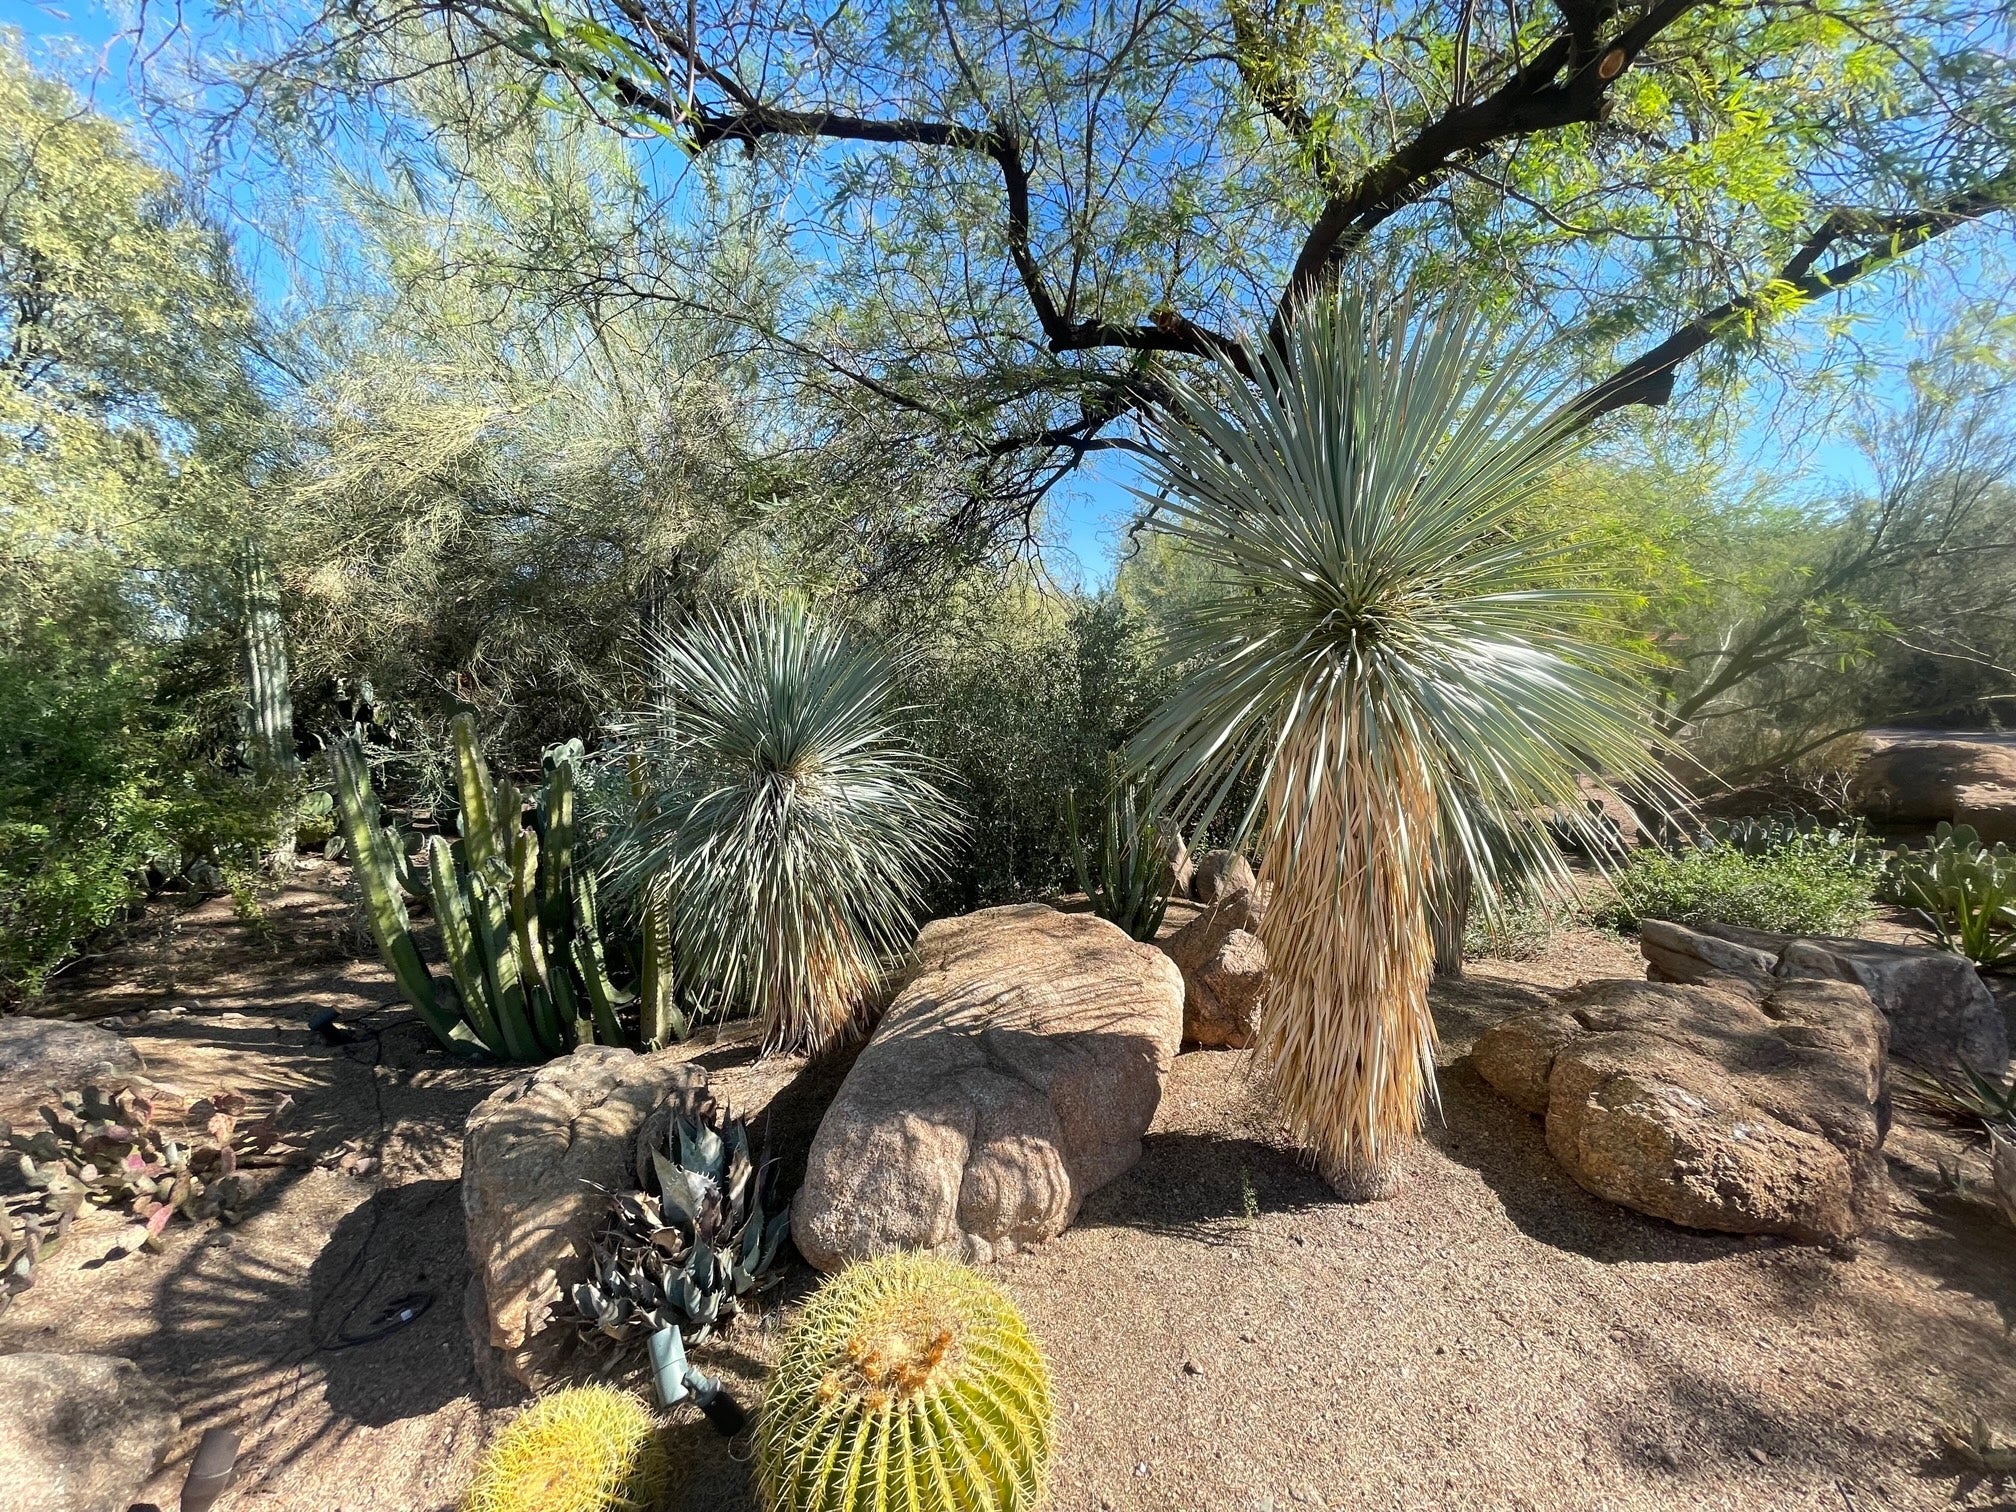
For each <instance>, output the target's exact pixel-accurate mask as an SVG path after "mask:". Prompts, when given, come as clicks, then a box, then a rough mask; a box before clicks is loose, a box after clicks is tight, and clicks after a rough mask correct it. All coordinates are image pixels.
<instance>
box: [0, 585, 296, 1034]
mask: <svg viewBox="0 0 2016 1512" xmlns="http://www.w3.org/2000/svg"><path fill="white" fill-rule="evenodd" d="M80 618H83V617H81V616H80ZM201 649H202V648H200V647H199V648H194V649H192V648H191V647H190V646H187V645H180V644H171V645H166V646H149V645H147V644H145V643H144V642H139V641H134V640H128V639H125V638H123V637H118V636H115V635H112V634H110V633H104V632H103V627H102V626H94V625H92V624H91V623H89V622H88V620H86V621H85V622H83V623H79V622H75V621H72V622H65V621H62V620H51V619H42V620H38V621H35V622H31V623H27V624H17V625H16V626H15V627H14V628H13V634H12V635H11V636H9V638H8V644H6V645H5V646H4V647H0V997H5V996H14V995H18V994H23V993H29V994H32V993H35V992H39V991H40V990H41V988H42V985H43V983H44V982H45V981H46V980H47V978H48V976H49V974H50V972H52V971H54V970H55V969H56V968H57V967H58V966H60V965H61V964H62V963H63V962H64V961H65V960H66V959H68V958H69V956H70V955H71V954H72V952H73V951H74V950H75V949H76V948H77V945H78V943H79V942H80V941H82V940H84V939H86V938H87V937H89V936H90V935H91V934H92V933H93V932H94V931H96V930H98V929H101V928H103V927H104V926H105V925H107V924H110V923H111V922H113V921H114V920H116V919H118V918H119V917H120V916H121V915H122V914H123V913H124V912H125V911H126V910H127V909H128V908H129V907H130V906H131V905H132V904H133V903H134V902H136V901H137V900H138V899H140V898H141V897H143V896H144V895H145V894H146V892H147V891H148V889H149V887H150V886H153V885H158V884H160V883H162V882H165V881H168V880H172V879H174V878H178V877H181V876H183V875H184V874H185V873H187V872H189V871H190V870H191V869H192V868H196V867H197V864H198V863H204V869H205V874H206V875H208V874H209V873H208V871H207V868H215V871H216V874H217V875H218V876H222V877H230V876H234V875H243V874H244V873H246V872H247V871H249V870H250V869H251V868H252V867H254V866H256V865H257V863H258V860H259V857H260V856H261V854H262V853H263V852H265V851H266V850H268V849H270V848H271V847H272V845H273V844H274V842H275V840H276V838H277V835H278V815H279V812H280V810H281V808H282V807H283V805H284V804H285V803H286V802H287V801H288V800H289V798H290V797H291V794H289V793H283V792H280V791H278V790H277V789H273V790H266V791H262V790H260V789H257V788H254V787H252V786H251V785H249V784H248V783H247V782H246V781H245V780H244V779H243V777H242V776H241V775H240V774H237V773H235V772H233V771H232V770H230V762H231V759H232V753H231V752H230V751H229V750H228V749H222V750H220V749H219V748H218V735H217V732H216V730H215V728H214V722H213V721H212V719H211V717H210V716H211V714H212V712H213V709H214V705H215V704H216V702H217V698H216V697H215V693H216V686H217V678H216V675H215V674H216V669H215V668H214V667H213V666H211V665H210V664H209V663H210V658H208V657H207V656H205V655H201V654H198V652H200V651H201ZM225 678H226V681H225V684H224V686H226V687H227V688H228V686H229V683H228V672H227V673H226V674H225Z"/></svg>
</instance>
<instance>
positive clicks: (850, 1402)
mask: <svg viewBox="0 0 2016 1512" xmlns="http://www.w3.org/2000/svg"><path fill="white" fill-rule="evenodd" d="M1052 1430H1053V1417H1052V1410H1051V1400H1050V1372H1049V1368H1048V1366H1046V1365H1045V1364H1044V1361H1043V1355H1042V1352H1041V1351H1040V1350H1039V1349H1038V1348H1037V1347H1036V1342H1035V1340H1033V1339H1032V1338H1030V1336H1029V1330H1028V1329H1027V1328H1026V1327H1025V1326H1024V1325H1023V1322H1022V1317H1021V1314H1019V1313H1018V1312H1016V1310H1015V1305H1014V1304H1013V1303H1012V1302H1010V1301H1009V1300H1008V1298H1007V1297H1006V1296H1005V1295H1003V1294H1002V1292H1001V1289H1000V1288H999V1287H997V1286H995V1285H994V1284H993V1283H992V1282H991V1281H988V1280H986V1279H985V1278H983V1277H982V1276H980V1275H979V1274H978V1273H977V1272H975V1271H973V1270H971V1269H970V1268H968V1267H967V1266H964V1265H961V1264H959V1263H958V1262H957V1261H954V1260H948V1259H946V1258H944V1257H943V1256H939V1255H925V1254H893V1255H884V1256H881V1257H879V1258H877V1259H874V1260H869V1261H865V1262H863V1263H862V1264H859V1265H855V1266H852V1267H850V1268H849V1269H847V1270H846V1271H843V1272H842V1273H841V1274H840V1275H838V1276H835V1277H834V1278H833V1279H832V1280H830V1281H828V1282H827V1283H826V1284H825V1285H824V1286H823V1287H821V1288H820V1290H819V1292H818V1293H817V1295H815V1296H814V1297H813V1298H812V1300H811V1302H810V1303H808V1304H807V1305H806V1308H805V1311H804V1313H803V1314H802V1315H801V1316H800V1317H799V1319H798V1322H797V1323H796V1324H795V1325H794V1326H793V1327H792V1329H791V1331H790V1333H789V1334H788V1335H787V1336H786V1337H785V1340H784V1347H783V1352H782V1356H781V1358H780V1359H779V1360H778V1362H777V1368H776V1370H775V1371H774V1372H773V1373H772V1375H771V1377H770V1384H769V1387H768V1388H767V1390H766V1391H765V1392H764V1395H763V1415H762V1419H761V1421H760V1423H759V1424H758V1426H757V1429H756V1472H757V1480H758V1483H759V1485H760V1486H761V1488H762V1493H763V1505H764V1507H765V1508H766V1509H768V1512H1029V1509H1032V1508H1034V1507H1036V1506H1037V1505H1039V1503H1040V1502H1041V1500H1042V1496H1043V1485H1044V1479H1045V1475H1046V1472H1047V1471H1048V1469H1049V1464H1050V1441H1051V1435H1052Z"/></svg>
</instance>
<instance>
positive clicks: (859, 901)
mask: <svg viewBox="0 0 2016 1512" xmlns="http://www.w3.org/2000/svg"><path fill="white" fill-rule="evenodd" d="M649 652H650V656H651V660H652V669H653V682H654V684H655V686H654V688H653V695H654V697H653V702H652V703H651V704H650V706H648V707H647V708H645V709H642V710H640V711H638V712H636V713H634V714H632V715H630V716H628V717H627V718H625V719H624V720H623V721H622V723H621V726H620V728H621V729H622V731H623V732H624V742H623V745H622V746H621V747H620V748H619V750H618V751H617V753H616V754H617V757H618V759H619V760H621V761H623V762H624V763H625V765H626V766H627V768H628V770H629V771H630V772H631V773H633V774H634V775H633V780H634V781H635V782H636V783H637V786H638V804H637V808H636V813H635V816H634V818H633V820H632V822H631V823H630V824H629V825H628V826H627V827H626V828H625V830H624V831H623V832H622V833H621V834H620V835H619V837H618V838H617V841H616V843H615V847H614V851H613V856H614V860H613V863H612V869H611V878H612V881H613V882H614V883H615V884H616V886H617V889H618V891H620V892H625V893H627V894H628V895H629V896H631V897H633V898H634V897H644V896H650V895H655V894H659V893H661V892H664V893H667V894H669V896H670V898H671V900H672V915H673V918H674V919H675V920H676V925H675V926H674V927H675V930H676V941H675V946H676V949H677V951H678V958H679V963H680V975H681V977H682V979H684V980H686V981H691V982H695V983H697V984H699V987H698V990H699V1000H698V1002H697V1004H696V1006H697V1007H698V1008H700V1009H701V1010H702V1011H705V1012H708V1013H719V1014H730V1013H740V1012H750V1013H754V1014H756V1015H758V1016H760V1017H761V1018H762V1020H763V1025H764V1040H765V1043H766V1044H767V1045H769V1046H771V1047H772V1048H781V1049H790V1050H800V1051H807V1052H810V1051H816V1050H818V1049H819V1048H820V1047H822V1046H823V1045H825V1044H826V1043H827V1042H828V1041H829V1040H831V1039H832V1038H833V1037H834V1036H835V1035H836V1034H839V1033H840V1032H842V1030H844V1029H845V1028H846V1026H847V1024H848V1022H849V1020H850V1019H852V1018H853V1016H854V1015H855V1014H856V1013H858V1012H859V1011H861V1010H862V1009H863V1008H864V1007H865V1006H866V1003H867V999H868V997H869V996H870V994H871V993H872V992H873V990H874V989H875V987H876V986H877V985H878V983H879V980H880V977H881V972H882V966H883V964H884V962H885V961H887V960H889V959H890V958H892V957H894V956H896V955H898V954H900V953H901V952H903V951H905V950H907V949H908V948H909V945H910V941H911V937H912V932H913V930H914V928H915V925H916V921H917V917H918V915H919V912H920V910H921V907H922V903H923V897H924V889H925V887H926V885H927V884H928V883H929V882H930V881H931V880H933V879H934V877H936V876H937V875H939V874H942V872H943V870H944V865H945V856H946V852H947V849H948V842H949V840H950V839H951V837H952V836H954V835H956V834H957V833H958V829H959V814H958V810H957V808H956V806H955V805H954V804H953V803H952V802H950V801H949V800H948V799H947V797H946V796H945V794H944V793H943V792H942V791H941V789H940V787H939V782H940V779H941V777H942V775H943V774H942V770H941V768H940V767H939V765H938V763H936V762H934V761H932V760H931V759H930V758H929V757H928V756H926V755H925V754H923V753H922V752H921V751H920V750H919V749H918V748H917V746H916V744H915V742H914V741H913V739H912V737H911V733H910V726H911V723H912V720H911V716H910V711H908V710H906V709H904V708H903V707H901V706H900V704H899V703H898V702H897V700H896V698H895V696H894V677H893V669H892V667H891V665H890V663H889V661H888V660H887V659H886V658H885V657H884V656H882V655H881V654H879V653H878V652H876V651H874V650H871V649H870V648H868V647H867V646H866V645H865V644H863V643H862V642H860V641H859V640H857V639H855V638H854V637H852V636H850V635H848V634H845V633H843V632H842V631H841V630H840V629H839V628H838V627H837V626H836V625H834V624H832V623H830V622H828V621H825V620H822V619H821V618H819V617H818V616H816V615H814V614H812V613H810V612H809V611H807V610H805V609H804V608H803V607H801V606H799V605H796V604H791V603H783V604H771V603H761V602H755V603H750V604H747V605H744V606H742V607H740V608H736V609H733V610H715V609H709V610H703V611H700V612H698V613H696V614H695V615H693V617H692V618H691V619H690V620H689V621H688V622H687V623H686V624H684V625H682V626H680V627H679V628H678V629H676V630H674V631H671V632H670V633H667V634H663V635H658V636H654V637H652V638H651V639H650V641H649Z"/></svg>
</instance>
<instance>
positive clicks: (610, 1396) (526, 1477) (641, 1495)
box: [462, 1386, 671, 1512]
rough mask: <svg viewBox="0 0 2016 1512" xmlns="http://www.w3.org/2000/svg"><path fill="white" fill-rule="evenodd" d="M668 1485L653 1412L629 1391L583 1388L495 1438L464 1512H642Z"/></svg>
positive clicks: (543, 1402) (549, 1399)
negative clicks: (640, 1510)
mask: <svg viewBox="0 0 2016 1512" xmlns="http://www.w3.org/2000/svg"><path fill="white" fill-rule="evenodd" d="M670 1480H671V1461H670V1459H669V1458H668V1457H667V1455H666V1453H665V1446H664V1444H663V1443H662V1442H661V1441H660V1439H659V1434H658V1423H657V1420H656V1419H655V1418H654V1417H653V1416H652V1414H651V1409H650V1408H649V1407H647V1406H645V1405H644V1403H643V1402H641V1401H639V1400H638V1399H637V1398H636V1397H634V1396H632V1395H630V1393H629V1392H627V1391H618V1390H616V1389H615V1388H614V1387H610V1386H577V1387H572V1388H570V1389H568V1390H566V1391H556V1392H554V1393H553V1394H552V1395H551V1396H543V1397H541V1398H539V1400H538V1401H536V1402H534V1403H533V1404H532V1405H531V1406H530V1407H528V1408H526V1409H525V1411H524V1413H522V1414H521V1415H520V1416H519V1418H518V1419H517V1421H515V1422H514V1423H512V1424H511V1426H510V1427H508V1428H506V1429H505V1430H504V1431H503V1432H502V1433H501V1434H499V1435H498V1436H497V1440H496V1442H495V1443H493V1444H492V1445H491V1446H490V1448H489V1449H488V1450H487V1451H486V1452H485V1453H484V1455H483V1459H482V1461H481V1463H479V1464H478V1465H477V1467H476V1478H475V1480H474V1481H472V1482H471V1483H470V1486H469V1491H468V1494H467V1495H465V1496H464V1497H463V1498H462V1512H638V1509H641V1508H648V1507H656V1506H657V1505H658V1504H659V1501H660V1499H661V1498H662V1497H663V1496H664V1494H665V1488H666V1486H667V1485H668V1484H669V1482H670Z"/></svg>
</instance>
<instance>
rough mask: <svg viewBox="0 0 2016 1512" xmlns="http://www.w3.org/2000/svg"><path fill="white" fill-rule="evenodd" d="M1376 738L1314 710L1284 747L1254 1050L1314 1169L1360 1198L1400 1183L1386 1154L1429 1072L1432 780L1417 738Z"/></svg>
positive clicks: (1422, 1104) (1404, 1135) (1429, 1084)
mask: <svg viewBox="0 0 2016 1512" xmlns="http://www.w3.org/2000/svg"><path fill="white" fill-rule="evenodd" d="M1326 725H1327V726H1328V728H1326ZM1340 725H1341V726H1343V729H1342V735H1341V739H1340V737H1339V733H1338V732H1339V726H1340ZM1377 738H1378V740H1379V742H1380V743H1379V744H1378V745H1377V746H1376V748H1375V746H1374V742H1373V739H1370V738H1368V731H1367V729H1366V727H1365V726H1364V725H1363V724H1362V723H1357V722H1351V723H1348V724H1347V723H1346V722H1345V721H1343V720H1339V721H1337V722H1335V723H1332V722H1329V721H1321V720H1311V721H1306V722H1305V723H1303V725H1302V726H1301V729H1300V731H1298V732H1297V734H1296V735H1295V736H1294V737H1291V742H1292V743H1291V744H1290V745H1289V746H1288V747H1286V748H1285V749H1283V750H1282V751H1281V753H1280V758H1281V759H1280V760H1279V761H1278V762H1277V763H1276V765H1275V768H1274V773H1273V776H1272V779H1271V781H1270V783H1269V785H1268V791H1267V794H1266V805H1267V812H1268V814H1269V815H1270V816H1271V823H1270V826H1269V830H1270V835H1271V843H1270V844H1269V846H1268V853H1267V869H1268V871H1269V873H1270V874H1271V875H1272V877H1273V881H1274V895H1273V898H1272V900H1271V901H1270V902H1269V904H1268V908H1267V914H1266V917H1265V919H1264V920H1263V921H1262V923H1261V925H1260V939H1261V941H1262V943H1263V944H1265V946H1266V947H1267V959H1268V962H1269V965H1270V968H1271V969H1270V973H1269V976H1270V981H1269V987H1268V992H1267V997H1266V999H1265V1001H1264V1003H1263V1005H1262V1009H1261V1018H1260V1025H1259V1032H1258V1036H1257V1044H1258V1047H1259V1050H1260V1054H1261V1057H1262V1059H1263V1060H1264V1062H1265V1063H1266V1065H1267V1068H1268V1071H1269V1074H1270V1076H1271V1078H1272V1080H1273V1083H1274V1086H1275V1089H1276V1092H1277V1095H1278V1097H1279V1100H1280V1106H1281V1110H1282V1113H1283V1115H1284V1116H1285V1117H1286V1119H1287V1121H1288V1124H1289V1127H1290V1128H1291V1129H1292V1130H1293V1131H1294V1133H1295V1134H1296V1136H1297V1137H1298V1138H1299V1139H1301V1141H1302V1142H1303V1143H1304V1145H1305V1146H1306V1147H1307V1148H1308V1149H1309V1151H1310V1152H1311V1154H1312V1155H1313V1156H1314V1157H1315V1159H1316V1162H1317V1166H1318V1168H1319V1169H1320V1170H1321V1171H1322V1173H1323V1176H1324V1178H1325V1179H1326V1180H1327V1181H1329V1182H1330V1183H1331V1185H1332V1186H1334V1187H1336V1189H1337V1190H1338V1192H1339V1193H1340V1194H1342V1195H1344V1196H1346V1197H1351V1198H1357V1199H1362V1200H1371V1199H1376V1198H1382V1197H1390V1196H1392V1195H1394V1193H1395V1191H1396V1190H1397V1183H1398V1174H1399V1173H1398V1170H1397V1167H1396V1165H1395V1156H1396V1154H1397V1153H1398V1151H1399V1149H1400V1148H1401V1147H1402V1146H1404V1145H1405V1144H1406V1143H1407V1141H1409V1140H1410V1139H1412V1138H1413V1137H1414V1136H1415V1135H1416V1134H1418V1133H1419V1132H1420V1129H1421V1120H1422V1115H1423V1112H1424V1110H1425V1108H1426V1106H1427V1102H1428V1099H1429V1098H1430V1096H1432V1095H1433V1088H1434V1074H1435V1021H1434V1018H1433V1017H1432V1016H1431V1015H1430V1013H1429V1011H1428V982H1429V978H1430V977H1431V976H1432V975H1433V974H1434V951H1433V947H1432V945H1431V943H1430V939H1429V928H1428V916H1427V909H1426V904H1427V902H1428V898H1429V894H1430V891H1431V885H1432V876H1433V864H1432V858H1433V856H1434V854H1435V826H1436V802H1435V790H1434V785H1433V778H1432V774H1431V772H1430V768H1429V765H1428V762H1427V761H1426V760H1425V759H1424V757H1423V754H1422V752H1421V751H1420V750H1419V749H1418V747H1414V746H1411V745H1408V744H1406V743H1404V741H1400V740H1396V738H1395V734H1394V732H1393V731H1392V730H1391V729H1390V728H1388V729H1385V730H1381V731H1380V732H1378V737H1377ZM1333 742H1334V743H1333ZM1317 768H1322V769H1323V770H1322V771H1321V773H1320V775H1318V776H1317V777H1316V778H1315V780H1313V781H1312V780H1311V774H1312V771H1314V770H1315V769H1317Z"/></svg>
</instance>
